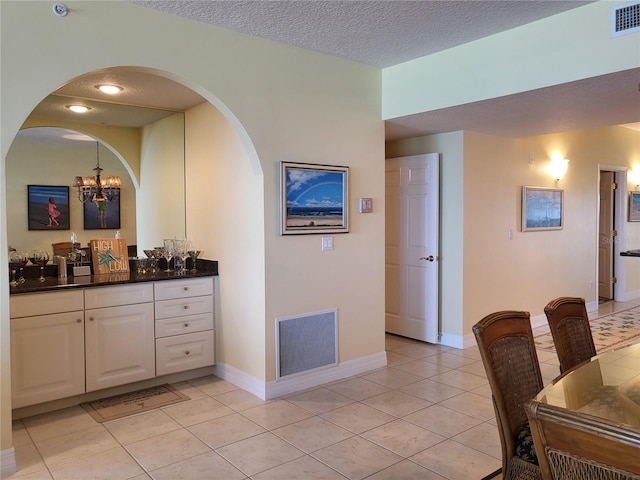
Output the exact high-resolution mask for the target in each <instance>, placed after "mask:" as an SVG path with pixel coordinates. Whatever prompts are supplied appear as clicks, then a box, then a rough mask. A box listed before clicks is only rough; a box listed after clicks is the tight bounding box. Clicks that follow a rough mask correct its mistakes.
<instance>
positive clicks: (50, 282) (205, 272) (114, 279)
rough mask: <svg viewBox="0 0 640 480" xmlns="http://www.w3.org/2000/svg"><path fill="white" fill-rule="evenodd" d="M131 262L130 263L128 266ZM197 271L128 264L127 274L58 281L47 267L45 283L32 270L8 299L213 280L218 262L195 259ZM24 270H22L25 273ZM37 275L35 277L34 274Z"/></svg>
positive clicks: (68, 277)
mask: <svg viewBox="0 0 640 480" xmlns="http://www.w3.org/2000/svg"><path fill="white" fill-rule="evenodd" d="M131 262H133V261H130V263H131ZM196 267H197V270H196V271H195V272H194V271H193V270H185V272H184V273H176V272H175V271H172V272H165V271H162V270H160V271H158V272H156V273H150V272H147V273H144V274H139V273H136V268H135V266H134V264H133V263H132V264H131V268H130V271H129V272H118V273H106V274H101V275H86V276H81V277H74V276H67V277H64V278H58V276H57V266H55V265H48V266H47V267H46V269H45V281H44V282H41V281H40V280H38V276H39V275H40V269H39V267H33V268H34V269H36V270H34V271H33V272H29V274H26V275H25V278H26V281H25V282H24V283H22V284H18V285H17V286H15V287H10V288H9V293H10V295H19V294H21V293H36V292H47V291H56V290H61V289H68V288H91V287H103V286H107V285H122V284H126V283H138V282H156V281H160V280H177V279H185V278H198V277H212V276H217V275H218V262H217V261H216V260H205V259H200V258H199V259H198V260H197V264H196ZM26 270H27V269H26V268H25V271H26ZM36 272H37V273H36Z"/></svg>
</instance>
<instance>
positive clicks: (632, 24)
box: [611, 2, 640, 37]
mask: <svg viewBox="0 0 640 480" xmlns="http://www.w3.org/2000/svg"><path fill="white" fill-rule="evenodd" d="M635 32H640V2H633V3H627V4H626V5H618V6H616V7H612V8H611V36H612V37H618V36H620V35H626V34H628V33H635Z"/></svg>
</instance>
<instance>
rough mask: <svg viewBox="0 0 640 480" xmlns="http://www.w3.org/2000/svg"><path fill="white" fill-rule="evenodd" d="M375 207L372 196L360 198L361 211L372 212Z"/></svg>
mask: <svg viewBox="0 0 640 480" xmlns="http://www.w3.org/2000/svg"><path fill="white" fill-rule="evenodd" d="M372 209H373V200H372V199H371V198H361V199H360V213H371V211H372Z"/></svg>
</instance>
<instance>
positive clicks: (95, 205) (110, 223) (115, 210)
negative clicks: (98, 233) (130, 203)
mask: <svg viewBox="0 0 640 480" xmlns="http://www.w3.org/2000/svg"><path fill="white" fill-rule="evenodd" d="M114 190H118V193H117V195H116V199H115V200H113V201H111V202H108V201H105V200H103V201H100V202H98V201H89V202H86V203H84V204H82V207H83V208H84V229H85V230H106V229H115V230H117V229H119V228H120V189H119V188H118V189H114Z"/></svg>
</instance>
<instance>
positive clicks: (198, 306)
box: [156, 295, 213, 320]
mask: <svg viewBox="0 0 640 480" xmlns="http://www.w3.org/2000/svg"><path fill="white" fill-rule="evenodd" d="M200 313H213V297H212V296H210V295H208V296H206V297H189V298H177V299H175V300H162V301H159V302H156V320H159V319H162V318H171V317H184V316H185V315H198V314H200Z"/></svg>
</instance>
